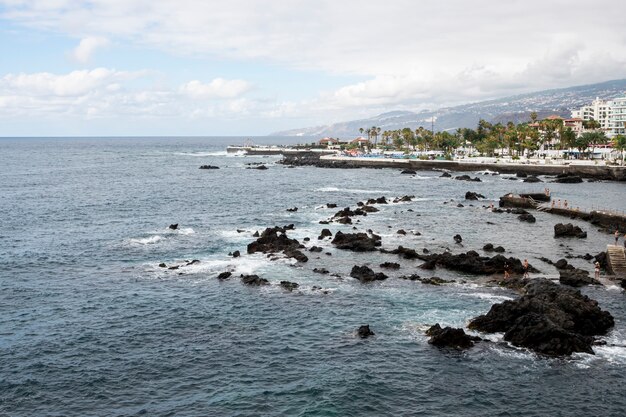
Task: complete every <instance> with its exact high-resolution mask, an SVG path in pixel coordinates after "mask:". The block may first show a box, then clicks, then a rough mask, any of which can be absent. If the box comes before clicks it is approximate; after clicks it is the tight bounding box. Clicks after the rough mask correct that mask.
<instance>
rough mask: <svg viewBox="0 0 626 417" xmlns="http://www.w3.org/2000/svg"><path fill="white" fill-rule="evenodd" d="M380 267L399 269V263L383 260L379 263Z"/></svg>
mask: <svg viewBox="0 0 626 417" xmlns="http://www.w3.org/2000/svg"><path fill="white" fill-rule="evenodd" d="M380 267H381V268H386V269H400V264H399V263H397V262H383V263H382V264H380Z"/></svg>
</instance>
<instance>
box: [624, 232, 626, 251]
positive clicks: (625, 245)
mask: <svg viewBox="0 0 626 417" xmlns="http://www.w3.org/2000/svg"><path fill="white" fill-rule="evenodd" d="M624 249H626V234H624Z"/></svg>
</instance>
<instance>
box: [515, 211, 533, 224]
mask: <svg viewBox="0 0 626 417" xmlns="http://www.w3.org/2000/svg"><path fill="white" fill-rule="evenodd" d="M517 219H518V220H519V221H521V222H528V223H535V222H536V221H537V219H536V218H535V216H533V215H532V214H530V213H526V214H520V215H519V216H517Z"/></svg>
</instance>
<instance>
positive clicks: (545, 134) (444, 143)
mask: <svg viewBox="0 0 626 417" xmlns="http://www.w3.org/2000/svg"><path fill="white" fill-rule="evenodd" d="M533 116H534V117H533ZM531 120H532V123H519V124H515V123H513V122H508V123H506V124H502V123H495V124H492V123H489V122H487V121H486V120H483V119H481V120H480V121H479V122H478V126H477V127H476V129H471V128H460V129H456V130H455V131H454V132H448V131H442V132H435V133H434V134H433V132H432V131H430V130H428V129H424V128H423V127H418V128H417V129H415V130H412V129H411V128H408V127H405V128H403V129H397V130H385V131H383V132H382V133H381V129H380V127H375V126H373V127H371V128H368V129H362V128H361V129H360V132H361V133H363V132H365V133H367V135H368V140H370V141H371V139H372V138H373V139H374V148H376V147H379V148H382V149H386V150H389V149H396V150H403V151H410V150H418V151H429V150H434V151H441V152H443V153H445V154H451V153H453V152H454V151H455V150H456V149H458V148H460V147H463V148H466V150H467V148H470V149H472V148H473V149H475V150H477V151H478V152H479V153H480V154H481V155H486V156H494V155H495V154H496V152H498V153H499V154H500V155H508V156H512V157H519V156H521V155H527V156H532V155H534V154H536V153H537V152H539V153H545V152H546V151H547V150H549V149H560V150H567V149H572V148H575V149H578V150H579V151H580V153H583V152H585V151H586V150H587V149H588V148H590V147H591V148H592V149H593V148H594V147H595V146H597V145H600V144H606V143H607V142H608V138H607V137H606V136H605V135H604V132H602V131H599V130H589V131H586V132H584V133H582V134H581V135H577V134H576V133H575V132H574V131H573V130H572V129H571V128H569V127H565V126H564V125H563V120H562V119H546V120H542V121H540V122H538V123H536V122H534V120H536V114H531ZM598 127H599V126H598V125H597V122H596V123H594V124H591V123H588V124H586V128H588V129H597V128H598ZM379 134H380V136H381V142H380V144H378V142H377V139H378V135H379ZM623 138H624V137H623V136H617V137H616V138H614V139H613V142H614V147H615V149H617V150H621V151H622V152H624V150H625V149H624V147H626V139H623Z"/></svg>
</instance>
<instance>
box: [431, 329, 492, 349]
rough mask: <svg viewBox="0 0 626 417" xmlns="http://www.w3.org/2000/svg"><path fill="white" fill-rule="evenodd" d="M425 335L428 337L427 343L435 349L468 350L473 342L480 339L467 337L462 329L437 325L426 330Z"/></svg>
mask: <svg viewBox="0 0 626 417" xmlns="http://www.w3.org/2000/svg"><path fill="white" fill-rule="evenodd" d="M426 335H427V336H430V340H429V341H428V343H430V344H431V345H434V346H437V347H451V348H455V349H468V348H470V347H472V346H474V341H475V340H477V339H478V340H480V338H476V337H471V336H468V335H467V334H466V333H465V331H464V330H463V329H455V328H452V327H444V328H443V329H442V328H441V326H440V325H439V323H437V324H435V325H434V326H431V327H430V328H429V329H428V330H426Z"/></svg>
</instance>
